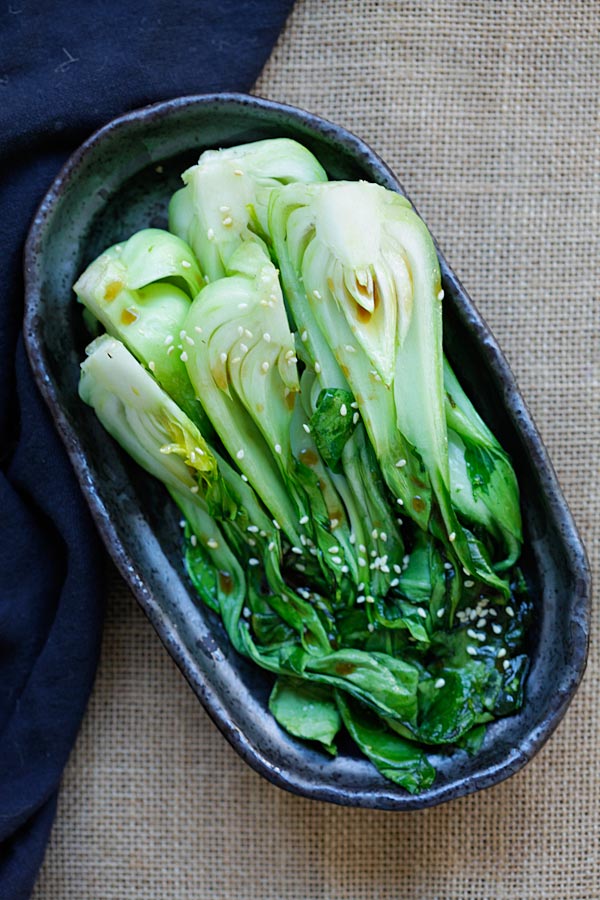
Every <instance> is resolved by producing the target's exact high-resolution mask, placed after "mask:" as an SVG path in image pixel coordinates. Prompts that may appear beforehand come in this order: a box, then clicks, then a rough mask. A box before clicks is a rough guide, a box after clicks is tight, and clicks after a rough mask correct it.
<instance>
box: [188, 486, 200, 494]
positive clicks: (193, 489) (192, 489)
mask: <svg viewBox="0 0 600 900" xmlns="http://www.w3.org/2000/svg"><path fill="white" fill-rule="evenodd" d="M199 490H200V488H199V487H198V485H197V484H193V485H192V486H191V488H190V492H191V493H192V494H197V493H198V491H199Z"/></svg>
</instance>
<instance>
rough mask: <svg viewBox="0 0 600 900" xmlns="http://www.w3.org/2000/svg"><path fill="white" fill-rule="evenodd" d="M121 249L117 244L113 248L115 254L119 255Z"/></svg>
mask: <svg viewBox="0 0 600 900" xmlns="http://www.w3.org/2000/svg"><path fill="white" fill-rule="evenodd" d="M122 249H123V248H122V247H121V245H120V244H117V246H116V247H115V253H120V252H121V250H122Z"/></svg>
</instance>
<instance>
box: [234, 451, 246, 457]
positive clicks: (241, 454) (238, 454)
mask: <svg viewBox="0 0 600 900" xmlns="http://www.w3.org/2000/svg"><path fill="white" fill-rule="evenodd" d="M235 455H236V456H237V458H238V459H243V458H244V451H243V450H238V452H237V453H236V454H235Z"/></svg>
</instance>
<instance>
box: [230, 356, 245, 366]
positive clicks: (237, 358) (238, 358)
mask: <svg viewBox="0 0 600 900" xmlns="http://www.w3.org/2000/svg"><path fill="white" fill-rule="evenodd" d="M241 359H242V357H241V356H234V357H233V359H232V360H231V365H232V366H237V364H238V363H239V362H240V361H241Z"/></svg>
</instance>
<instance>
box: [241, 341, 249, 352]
mask: <svg viewBox="0 0 600 900" xmlns="http://www.w3.org/2000/svg"><path fill="white" fill-rule="evenodd" d="M240 350H241V351H242V353H247V352H248V346H247V344H244V343H241V344H240Z"/></svg>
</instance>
